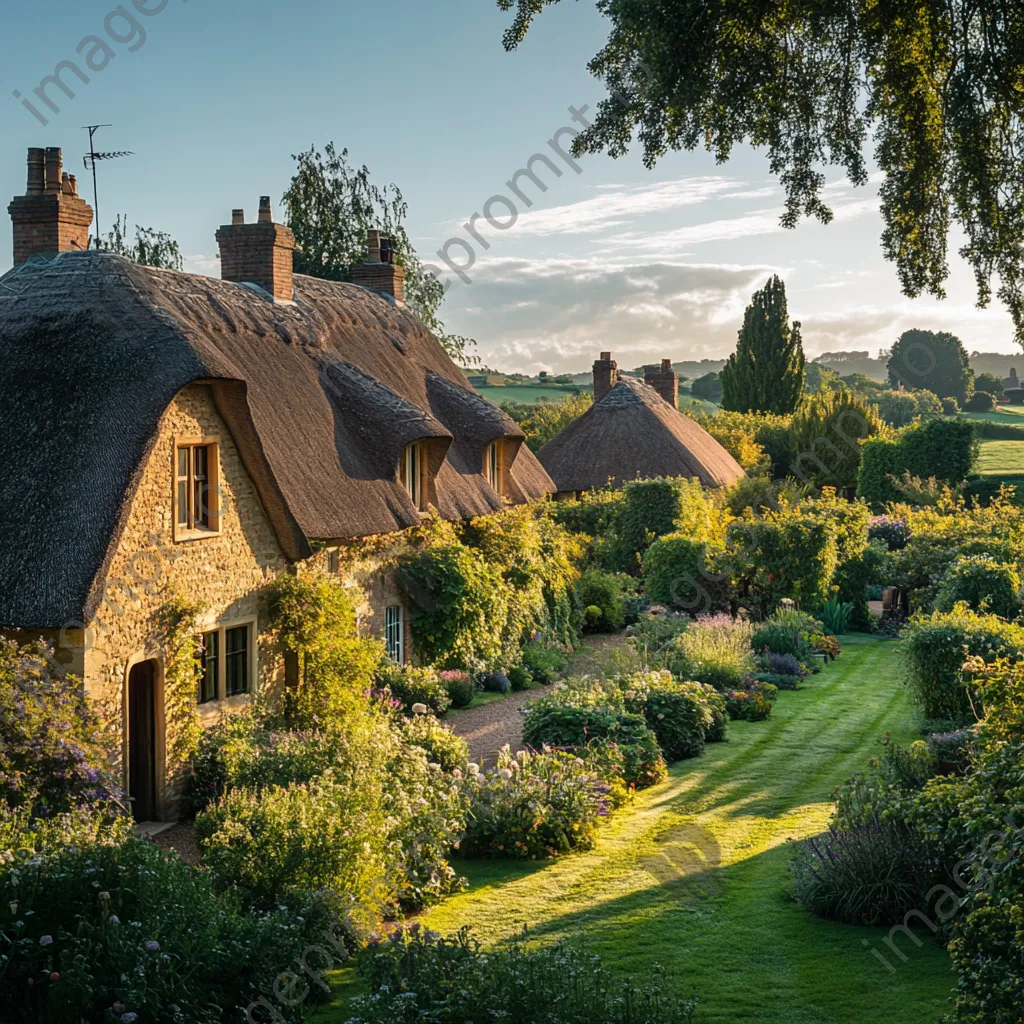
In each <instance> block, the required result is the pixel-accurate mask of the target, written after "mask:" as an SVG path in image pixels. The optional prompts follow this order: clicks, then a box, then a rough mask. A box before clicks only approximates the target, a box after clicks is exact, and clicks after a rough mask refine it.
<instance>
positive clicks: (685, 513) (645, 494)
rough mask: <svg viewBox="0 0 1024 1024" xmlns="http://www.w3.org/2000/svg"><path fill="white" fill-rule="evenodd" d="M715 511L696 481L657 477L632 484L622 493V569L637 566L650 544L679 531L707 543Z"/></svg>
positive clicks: (620, 526) (713, 525)
mask: <svg viewBox="0 0 1024 1024" xmlns="http://www.w3.org/2000/svg"><path fill="white" fill-rule="evenodd" d="M715 528H716V527H715V517H714V510H713V508H712V505H711V503H710V501H709V499H708V495H707V493H706V492H705V491H704V489H703V488H702V487H701V485H700V483H699V482H698V481H697V480H686V479H684V478H682V477H673V478H668V477H659V478H657V479H653V480H634V481H633V482H631V483H628V484H626V486H625V487H624V488H623V489H622V507H621V510H620V513H619V517H618V532H619V535H620V537H621V541H622V549H623V554H624V555H625V557H626V558H627V559H628V562H627V564H626V565H624V566H623V568H627V567H629V566H632V565H635V564H636V558H637V556H642V555H643V553H644V552H645V551H646V550H647V548H648V547H649V546H650V544H651V542H652V541H653V540H655V539H656V538H658V537H661V536H663V535H664V534H666V533H674V532H675V531H677V530H678V531H681V532H683V533H686V534H688V535H689V536H691V537H694V538H695V539H697V540H708V539H710V538H711V536H712V535H713V534H714V532H715Z"/></svg>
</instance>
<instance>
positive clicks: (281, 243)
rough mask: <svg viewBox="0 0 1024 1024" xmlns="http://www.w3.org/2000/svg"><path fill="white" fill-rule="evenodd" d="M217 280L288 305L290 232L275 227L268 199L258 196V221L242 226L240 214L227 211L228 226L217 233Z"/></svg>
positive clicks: (291, 294)
mask: <svg viewBox="0 0 1024 1024" xmlns="http://www.w3.org/2000/svg"><path fill="white" fill-rule="evenodd" d="M217 242H218V244H219V246H220V276H221V279H222V280H224V281H232V282H234V283H235V284H254V285H258V286H259V287H260V288H262V289H263V290H264V291H266V292H269V293H270V294H271V295H272V296H273V297H274V299H275V301H277V302H292V301H293V300H294V297H295V293H294V289H293V273H294V271H293V260H294V253H295V235H294V234H293V233H292V230H291V228H288V227H285V226H284V225H283V224H275V223H274V221H273V215H272V213H271V208H270V197H269V196H260V212H259V220H257V222H256V223H255V224H246V223H245V214H244V212H243V211H242V210H239V209H235V210H232V211H231V223H230V224H225V225H224V226H223V227H221V228H220V229H219V230H218V231H217Z"/></svg>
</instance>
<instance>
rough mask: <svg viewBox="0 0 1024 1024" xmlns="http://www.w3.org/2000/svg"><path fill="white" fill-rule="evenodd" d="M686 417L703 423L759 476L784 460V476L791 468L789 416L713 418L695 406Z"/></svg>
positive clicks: (740, 414)
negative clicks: (779, 460) (789, 467)
mask: <svg viewBox="0 0 1024 1024" xmlns="http://www.w3.org/2000/svg"><path fill="white" fill-rule="evenodd" d="M685 414H686V415H687V416H689V417H690V418H691V419H694V420H696V421H697V423H699V424H700V425H701V426H702V427H703V428H704V429H705V430H706V431H707V432H708V433H709V434H710V435H711V436H712V437H713V438H714V439H715V440H716V441H717V442H718V443H719V444H720V445H721V446H722V447H723V448H724V449H725V450H726V451H727V452H728V453H729V454H730V455H731V456H732V457H733V458H734V459H735V460H736V461H737V462H738V463H739V464H740V465H741V466H742V467H743V468H744V469H745V470H746V471H747V473H750V474H754V475H755V476H761V475H763V474H764V473H765V472H766V471H767V470H769V469H771V470H772V471H774V466H775V462H776V460H777V459H781V462H782V465H783V467H784V468H782V470H781V472H782V474H785V472H786V470H787V468H788V466H789V461H790V460H789V441H788V438H789V434H788V430H787V427H788V424H789V419H790V418H789V417H788V416H771V415H768V414H767V413H755V412H747V413H744V412H726V411H725V410H724V409H719V410H718V411H717V412H716V413H715V414H714V415H713V416H712V415H709V414H708V413H706V412H704V410H703V409H700V408H698V407H694V406H691V407H689V408H687V409H686V410H685Z"/></svg>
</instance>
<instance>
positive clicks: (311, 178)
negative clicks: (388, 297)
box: [282, 142, 476, 366]
mask: <svg viewBox="0 0 1024 1024" xmlns="http://www.w3.org/2000/svg"><path fill="white" fill-rule="evenodd" d="M292 159H293V160H294V161H295V163H296V165H297V166H296V169H295V174H294V175H293V176H292V180H291V182H290V183H289V185H288V189H287V191H286V192H285V194H284V196H283V198H282V202H283V204H284V208H285V211H286V213H287V218H288V226H289V227H290V228H291V229H292V231H293V232H294V233H295V241H296V242H297V243H298V248H297V249H296V251H295V258H294V265H295V273H296V274H308V275H309V276H311V277H322V278H326V279H327V280H328V281H347V280H349V276H350V273H351V270H352V266H353V265H354V264H356V263H361V262H363V261H364V260H365V259H366V258H367V256H368V248H367V232H368V231H369V230H370V229H377V230H380V231H381V233H382V234H383V235H384V237H386V238H388V239H390V241H391V245H392V247H393V253H394V262H395V263H396V264H397V265H398V266H400V267H404V268H405V301H406V305H407V306H408V308H409V310H410V311H411V312H412V314H413V315H414V316H415V317H416V318H417V319H419V320H420V322H421V323H422V324H423V325H424V327H426V328H427V330H428V331H430V332H431V333H433V334H434V335H435V336H436V337H437V339H438V340H439V341H440V342H441V344H442V345H443V346H444V348H445V351H446V352H447V353H448V354H449V355H450V356H451V357H452V359H453V360H455V361H456V362H457V363H458V364H459V365H460V366H463V365H466V363H467V361H469V360H470V359H471V357H470V356H469V355H468V352H469V349H470V348H471V347H472V346H473V345H475V344H476V343H475V342H474V341H473V340H472V339H470V338H463V337H461V336H459V335H454V334H449V333H447V332H446V331H445V329H444V324H443V323H442V322H441V320H440V318H439V316H438V310H439V308H440V306H441V303H442V302H443V301H444V285H443V283H442V282H441V281H439V280H438V279H437V278H436V277H435V276H434V275H433V274H432V273H431V272H429V271H428V270H427V269H426V268H425V267H424V265H423V264H422V263H421V262H420V259H419V256H418V255H417V254H416V250H415V249H414V248H413V245H412V242H411V241H410V239H409V235H408V233H407V232H406V229H405V219H406V216H407V215H408V212H409V208H408V205H407V203H406V202H405V199H404V197H403V195H402V192H401V190H400V189H399V188H398V186H397V185H393V184H392V185H386V186H384V187H383V188H381V187H380V186H378V185H374V184H373V183H372V182H371V180H370V171H369V169H368V168H367V167H366V166H365V164H364V165H363V166H362V167H359V168H356V167H353V166H352V165H351V164H350V163H349V160H348V150H347V149H342V150H341V152H340V153H339V152H338V151H337V150H336V149H335V147H334V143H333V142H329V143H328V144H327V145H326V146H325V147H324V152H323V153H322V154H321V153H320V152H319V151H318V150H317V149H316V147H315V146H311V147H310V149H309V151H308V152H303V153H299V154H293V155H292Z"/></svg>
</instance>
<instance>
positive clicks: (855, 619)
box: [834, 540, 895, 632]
mask: <svg viewBox="0 0 1024 1024" xmlns="http://www.w3.org/2000/svg"><path fill="white" fill-rule="evenodd" d="M894 573H895V568H894V563H893V558H892V556H891V555H890V553H889V549H888V547H887V545H886V543H885V542H884V541H881V540H874V541H871V542H869V543H868V545H867V547H866V548H865V549H864V550H863V551H862V552H861V553H860V554H859V555H855V556H854V557H852V558H848V559H846V560H845V561H843V562H840V563H839V565H838V566H837V567H836V574H835V577H834V582H835V585H836V586H837V587H838V588H839V592H838V594H837V595H836V596H837V597H838V598H839V600H840V601H841V602H842V603H843V604H849V605H851V606H852V609H853V610H852V612H851V614H850V622H849V626H850V627H852V628H853V629H857V630H861V631H863V632H870V631H871V629H872V626H873V624H874V617H873V616H872V614H871V610H870V609H869V608H868V590H869V588H871V587H880V586H881V585H883V584H888V583H890V582H891V581H892V577H893V574H894ZM876 600H881V596H879V597H878V598H876Z"/></svg>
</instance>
